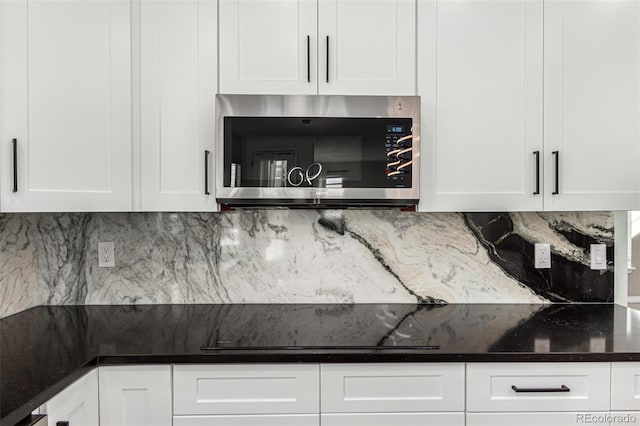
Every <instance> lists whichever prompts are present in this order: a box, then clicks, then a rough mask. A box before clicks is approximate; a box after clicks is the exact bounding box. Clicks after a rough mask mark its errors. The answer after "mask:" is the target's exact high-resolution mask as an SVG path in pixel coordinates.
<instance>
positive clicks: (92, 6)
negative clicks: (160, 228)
mask: <svg viewBox="0 0 640 426" xmlns="http://www.w3.org/2000/svg"><path fill="white" fill-rule="evenodd" d="M2 8H3V12H2V23H1V25H0V27H1V28H2V46H1V49H0V51H1V52H2V53H1V54H2V79H3V82H2V85H3V93H2V99H1V102H2V107H1V108H2V112H3V129H2V155H1V156H0V157H1V158H2V161H3V173H4V176H3V179H2V181H3V183H4V185H3V187H2V196H3V200H2V206H3V210H4V211H12V212H13V211H110V210H130V209H131V45H130V32H131V31H130V25H131V19H130V8H131V5H130V2H129V1H121V0H95V1H88V2H79V1H55V2H51V1H40V0H33V1H20V2H18V1H9V2H2ZM13 139H16V141H17V158H18V161H17V189H18V190H17V192H13V191H12V189H13V180H14V179H13V173H14V165H13V161H12V160H13V155H12V140H13Z"/></svg>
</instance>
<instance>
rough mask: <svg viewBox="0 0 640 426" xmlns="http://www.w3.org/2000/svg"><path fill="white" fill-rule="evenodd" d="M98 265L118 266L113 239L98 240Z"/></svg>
mask: <svg viewBox="0 0 640 426" xmlns="http://www.w3.org/2000/svg"><path fill="white" fill-rule="evenodd" d="M98 266H99V267H100V268H112V267H114V266H116V261H115V258H114V255H113V242H112V241H109V242H98Z"/></svg>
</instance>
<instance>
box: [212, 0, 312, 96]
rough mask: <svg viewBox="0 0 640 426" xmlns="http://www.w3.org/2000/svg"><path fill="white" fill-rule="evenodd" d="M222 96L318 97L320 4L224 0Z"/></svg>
mask: <svg viewBox="0 0 640 426" xmlns="http://www.w3.org/2000/svg"><path fill="white" fill-rule="evenodd" d="M219 11H220V20H219V22H220V32H219V33H220V56H219V57H220V93H230V94H232V93H239V94H243V93H244V94H283V95H286V94H315V93H317V90H318V85H317V80H316V67H317V62H316V55H317V53H316V49H315V46H316V44H317V15H318V14H317V2H316V0H220V5H219Z"/></svg>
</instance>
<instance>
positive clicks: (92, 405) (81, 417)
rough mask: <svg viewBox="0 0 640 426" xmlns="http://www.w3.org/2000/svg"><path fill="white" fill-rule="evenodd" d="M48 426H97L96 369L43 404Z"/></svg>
mask: <svg viewBox="0 0 640 426" xmlns="http://www.w3.org/2000/svg"><path fill="white" fill-rule="evenodd" d="M45 413H46V414H47V422H48V425H49V426H55V425H56V423H57V422H60V421H62V422H64V421H67V422H69V425H70V426H80V425H82V426H98V424H99V423H98V369H94V370H92V371H91V372H89V373H87V374H86V375H84V376H83V377H81V378H80V379H78V380H77V381H75V382H74V383H72V384H71V385H69V386H68V387H67V388H66V389H65V390H63V391H62V392H60V393H59V394H58V395H56V396H54V397H53V398H51V399H50V400H49V401H48V402H47V403H46V404H45Z"/></svg>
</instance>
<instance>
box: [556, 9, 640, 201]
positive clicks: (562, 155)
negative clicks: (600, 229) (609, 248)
mask: <svg viewBox="0 0 640 426" xmlns="http://www.w3.org/2000/svg"><path fill="white" fill-rule="evenodd" d="M544 34H545V61H544V74H545V77H544V97H545V101H544V119H545V164H546V167H545V210H603V209H605V210H633V209H637V208H640V203H639V201H640V167H638V164H639V161H640V143H639V142H638V141H640V125H639V122H640V2H638V1H625V0H620V1H619V0H613V1H609V0H585V1H572V0H567V1H549V2H545V10H544ZM555 151H557V152H558V155H559V159H558V163H559V164H558V166H559V171H558V175H556V167H555V161H556V159H555V156H554V154H553V153H554V152H555ZM558 178H559V182H557V179H558ZM556 183H558V188H557V189H558V192H559V194H558V195H553V194H552V193H553V192H555V190H556Z"/></svg>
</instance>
